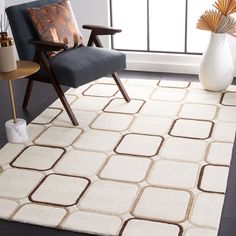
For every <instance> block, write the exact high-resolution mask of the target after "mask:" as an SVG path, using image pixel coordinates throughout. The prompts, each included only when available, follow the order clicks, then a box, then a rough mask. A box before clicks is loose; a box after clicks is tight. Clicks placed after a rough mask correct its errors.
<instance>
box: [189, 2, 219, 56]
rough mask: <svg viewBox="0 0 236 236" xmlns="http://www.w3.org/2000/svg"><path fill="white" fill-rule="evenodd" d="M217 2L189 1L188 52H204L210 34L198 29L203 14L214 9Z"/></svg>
mask: <svg viewBox="0 0 236 236" xmlns="http://www.w3.org/2000/svg"><path fill="white" fill-rule="evenodd" d="M214 2H215V0H207V1H206V0H197V1H196V0H188V34H187V52H198V53H200V52H203V51H204V50H205V48H206V46H207V43H208V41H209V37H210V33H209V32H208V31H205V30H200V29H197V28H196V24H197V20H198V19H199V17H200V16H201V14H202V13H203V12H204V11H205V10H208V9H212V4H213V3H214Z"/></svg>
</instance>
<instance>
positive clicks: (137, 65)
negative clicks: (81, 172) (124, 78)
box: [124, 51, 201, 74]
mask: <svg viewBox="0 0 236 236" xmlns="http://www.w3.org/2000/svg"><path fill="white" fill-rule="evenodd" d="M124 52H125V54H126V57H127V70H139V71H152V72H168V73H182V74H198V70H199V63H200V59H201V55H189V54H169V53H168V54H167V53H147V52H128V51H124Z"/></svg>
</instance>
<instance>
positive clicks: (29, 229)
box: [0, 72, 236, 236]
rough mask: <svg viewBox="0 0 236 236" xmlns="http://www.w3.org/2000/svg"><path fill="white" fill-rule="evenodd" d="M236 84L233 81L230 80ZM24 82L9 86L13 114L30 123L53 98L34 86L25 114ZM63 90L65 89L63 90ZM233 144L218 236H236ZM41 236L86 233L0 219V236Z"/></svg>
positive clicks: (0, 114) (4, 102) (0, 126)
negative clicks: (13, 107)
mask: <svg viewBox="0 0 236 236" xmlns="http://www.w3.org/2000/svg"><path fill="white" fill-rule="evenodd" d="M121 77H127V78H148V79H163V80H164V79H167V80H170V79H175V80H187V81H197V76H194V75H176V74H164V73H142V72H123V73H122V74H121ZM234 82H235V83H234V84H236V81H234ZM25 86H26V80H19V81H15V82H14V83H13V87H14V94H15V102H16V112H17V117H20V118H24V119H26V120H27V122H30V121H31V120H33V119H34V118H35V117H37V116H38V115H39V114H40V113H41V112H42V111H43V110H44V109H45V108H46V107H48V105H50V104H51V103H52V102H53V101H54V100H55V99H56V98H57V97H56V94H55V92H54V90H53V88H52V86H50V85H47V84H42V83H35V86H34V89H33V94H32V97H31V100H30V104H29V107H28V110H27V111H24V110H23V109H22V108H21V103H22V99H23V96H24V91H25ZM63 89H64V91H66V90H67V88H63ZM0 94H1V100H0V148H1V147H2V146H4V144H5V143H6V142H7V140H6V136H5V128H4V123H5V121H6V120H9V119H11V116H12V114H11V109H10V101H9V96H8V89H7V83H6V82H5V81H1V83H0ZM235 199H236V141H235V145H234V151H233V159H232V163H231V168H230V175H229V181H228V187H227V193H226V200H225V204H224V209H223V214H222V218H221V225H220V230H219V235H220V236H231V235H232V236H233V235H236V204H235ZM19 234H22V235H35V236H37V235H40V236H41V235H45V236H53V235H58V236H73V235H77V236H82V235H86V234H82V233H74V232H68V231H62V230H56V229H50V228H45V227H40V226H33V225H27V224H21V223H17V222H9V221H5V220H0V235H4V236H15V235H19Z"/></svg>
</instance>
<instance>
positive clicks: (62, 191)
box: [0, 78, 236, 236]
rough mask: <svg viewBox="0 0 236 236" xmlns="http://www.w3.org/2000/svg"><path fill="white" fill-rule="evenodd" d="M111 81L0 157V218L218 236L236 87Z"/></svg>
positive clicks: (94, 230) (116, 231)
mask: <svg viewBox="0 0 236 236" xmlns="http://www.w3.org/2000/svg"><path fill="white" fill-rule="evenodd" d="M122 81H123V83H124V85H125V87H126V89H127V91H128V93H129V95H130V97H131V98H132V100H131V102H130V103H126V102H125V101H124V100H123V99H122V96H121V94H120V93H119V92H118V89H117V86H116V85H115V84H114V83H113V80H112V79H110V78H102V79H100V80H98V81H95V82H93V83H91V84H86V85H84V86H82V87H80V88H78V89H70V90H69V91H68V92H67V98H68V100H69V102H70V104H71V106H72V108H73V110H74V112H75V114H76V116H77V117H78V120H79V122H80V125H79V126H78V127H73V126H72V124H71V122H70V120H69V119H68V117H67V114H66V113H65V111H64V110H63V108H62V105H61V103H60V102H59V101H56V102H55V103H53V104H52V105H51V106H50V107H48V109H46V110H45V111H44V112H43V113H42V114H41V115H40V116H38V117H37V118H36V119H35V120H34V121H33V122H32V123H31V124H29V125H28V131H29V135H30V140H29V141H28V142H27V143H24V144H10V143H8V144H6V146H5V147H3V149H2V150H1V151H0V217H1V218H3V219H8V220H13V221H20V222H25V223H31V224H37V225H42V226H49V227H55V228H60V229H67V230H71V231H79V232H86V233H91V234H97V235H122V236H147V235H161V236H181V235H183V236H199V235H201V236H216V235H217V231H218V228H219V223H220V217H221V212H222V206H223V202H224V193H225V190H226V184H227V177H228V171H229V165H230V160H231V154H232V147H233V141H234V135H235V130H236V86H231V87H230V88H229V89H228V90H227V91H224V92H208V91H205V90H204V89H203V88H202V87H201V86H200V84H199V83H194V82H192V83H189V82H180V81H165V80H163V81H157V80H137V79H125V78H123V79H122Z"/></svg>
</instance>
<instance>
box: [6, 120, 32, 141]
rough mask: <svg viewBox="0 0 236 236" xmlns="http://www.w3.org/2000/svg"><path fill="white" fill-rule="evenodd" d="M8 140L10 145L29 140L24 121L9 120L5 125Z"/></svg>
mask: <svg viewBox="0 0 236 236" xmlns="http://www.w3.org/2000/svg"><path fill="white" fill-rule="evenodd" d="M5 128H6V134H7V140H8V142H10V143H24V142H26V141H27V140H28V139H29V136H28V132H27V126H26V121H25V120H24V119H16V123H14V121H13V120H9V121H7V122H6V123H5Z"/></svg>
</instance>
